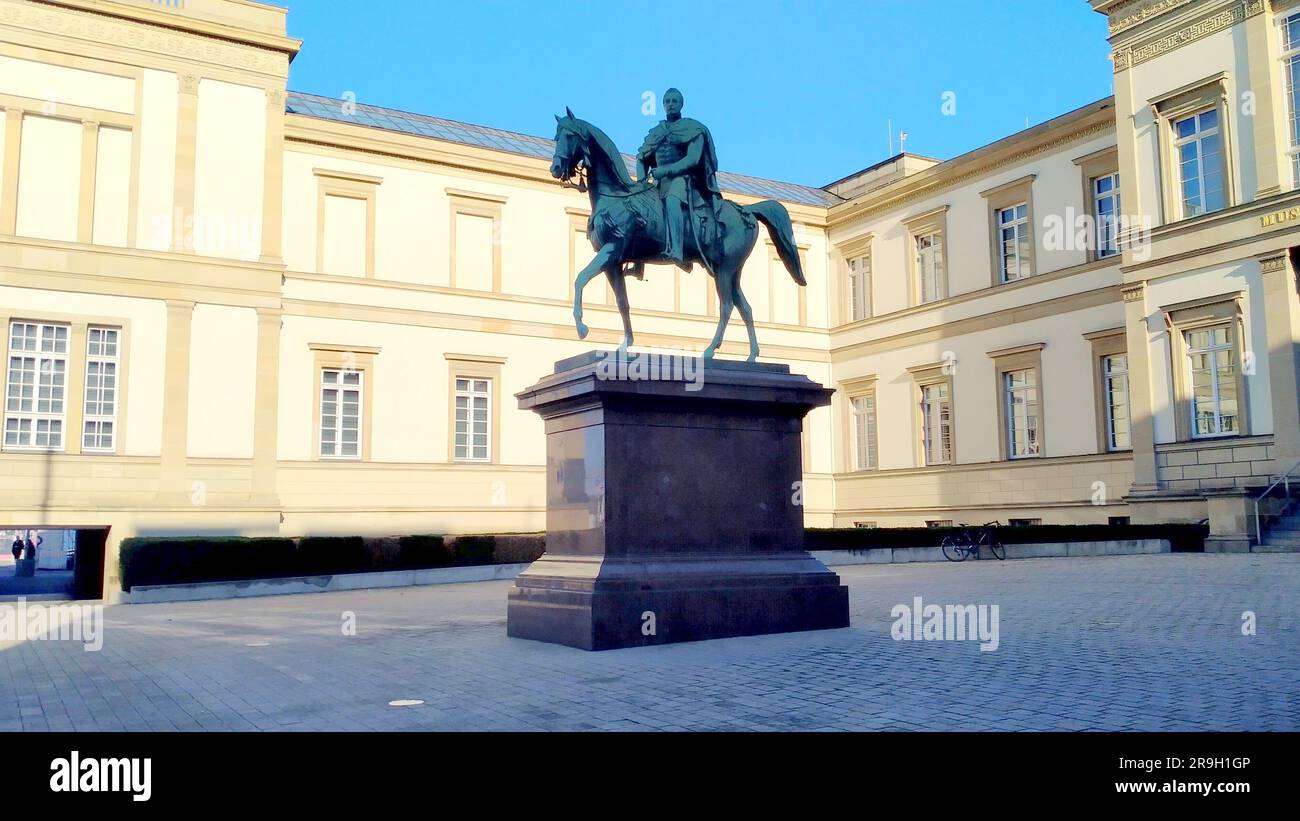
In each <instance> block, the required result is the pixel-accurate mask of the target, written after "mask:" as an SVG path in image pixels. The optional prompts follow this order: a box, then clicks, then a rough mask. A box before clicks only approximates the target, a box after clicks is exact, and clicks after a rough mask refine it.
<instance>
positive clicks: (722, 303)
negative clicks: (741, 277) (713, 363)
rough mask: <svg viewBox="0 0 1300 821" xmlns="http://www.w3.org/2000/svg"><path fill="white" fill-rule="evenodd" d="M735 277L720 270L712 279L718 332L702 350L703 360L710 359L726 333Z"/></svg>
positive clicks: (731, 273)
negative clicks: (716, 307) (716, 295)
mask: <svg viewBox="0 0 1300 821" xmlns="http://www.w3.org/2000/svg"><path fill="white" fill-rule="evenodd" d="M735 279H736V275H735V273H734V272H732V271H727V270H720V271H718V272H717V275H716V276H715V277H714V278H713V284H714V286H716V288H717V291H718V330H717V331H716V332H715V333H714V334H713V341H712V342H710V343H709V346H708V347H707V348H705V349H704V358H705V359H712V358H713V354H714V352H715V351H717V350H718V346H719V345H721V344H722V336H723V334H725V333H726V332H727V320H729V319H731V308H732V295H733V294H734V293H735V288H734V286H733V283H734V281H735Z"/></svg>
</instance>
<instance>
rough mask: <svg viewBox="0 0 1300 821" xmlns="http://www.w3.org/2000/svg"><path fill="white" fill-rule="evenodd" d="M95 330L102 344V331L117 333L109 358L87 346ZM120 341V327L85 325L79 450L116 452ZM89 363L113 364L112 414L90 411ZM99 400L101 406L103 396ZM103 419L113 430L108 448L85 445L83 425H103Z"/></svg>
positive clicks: (119, 403)
mask: <svg viewBox="0 0 1300 821" xmlns="http://www.w3.org/2000/svg"><path fill="white" fill-rule="evenodd" d="M96 331H99V332H100V334H101V339H100V343H101V345H102V344H103V337H102V335H103V334H105V333H113V334H116V335H117V338H116V341H115V343H114V344H115V353H114V354H113V356H111V357H109V356H107V355H105V354H103V353H102V352H101V353H99V354H92V353H91V352H90V346H91V344H92V337H93V335H94V333H95V332H96ZM123 344H124V338H123V334H122V329H121V328H116V327H111V326H107V325H95V324H90V325H88V326H87V328H86V348H85V350H86V353H85V357H86V358H85V367H84V368H82V370H83V371H84V374H85V375H84V385H85V387H84V389H83V391H82V400H81V405H82V421H81V426H80V427H81V429H80V432H79V435H80V436H81V450H82V452H83V453H116V452H117V446H118V440H119V438H120V437H119V434H120V432H121V428H120V427H119V426H118V422H117V419H118V415H119V412H120V411H121V396H122V362H121V357H122V347H123ZM92 362H93V363H99V364H100V365H105V364H111V365H112V366H113V388H112V391H113V412H112V413H111V414H103V413H97V414H92V413H91V412H90V392H91V385H90V370H91V368H90V366H91V363H92ZM102 376H103V372H102V371H101V379H102ZM97 390H101V391H102V390H106V389H105V388H104V387H103V386H102V383H101V385H100V386H99V387H97ZM99 402H100V404H101V406H102V403H103V399H102V397H101V398H100V400H99ZM105 422H107V423H108V424H109V425H110V426H111V428H112V432H111V433H110V434H109V437H110V440H109V441H110V442H111V444H110V445H109V446H108V447H106V448H105V447H98V446H87V445H86V433H87V432H86V426H87V425H89V424H91V423H98V424H100V425H101V426H102V425H103V424H104V423H105ZM96 435H97V436H99V437H102V436H103V433H102V432H100V433H98V434H96Z"/></svg>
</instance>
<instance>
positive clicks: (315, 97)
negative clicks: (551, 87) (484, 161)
mask: <svg viewBox="0 0 1300 821" xmlns="http://www.w3.org/2000/svg"><path fill="white" fill-rule="evenodd" d="M295 98H296V99H298V100H302V101H305V102H308V103H314V104H316V105H319V106H322V107H328V108H335V107H337V108H338V112H339V114H338V116H326V115H324V114H321V113H319V112H316V113H314V112H311V111H299V110H295V108H294V102H295ZM344 104H345V101H342V100H339V99H337V98H334V97H326V96H322V95H319V94H311V93H309V92H303V91H292V90H290V91H289V93H288V95H287V97H286V100H285V110H286V112H288V113H291V114H299V115H302V116H308V117H315V118H317V119H333V120H335V121H339V122H352V123H354V124H356V125H364V126H367V127H370V128H379V129H382V130H385V131H390V130H397V131H399V132H400V133H414V134H417V135H418V136H421V137H425V138H427V139H435V140H438V139H441V140H444V141H446V142H453V143H457V144H461V145H478V146H479V147H481V148H487V149H489V150H495V151H505V152H507V153H514V154H519V155H521V156H533V157H538V156H541V155H540V153H538V152H533V153H529V152H528V151H526V150H524V146H527V145H532V146H536V147H537V149H538V150H539V151H541V150H543V149H544V150H545V151H548V152H549V151H550V150H552V149H551V148H550V147H551V146H552V145H553V144H554V143H553V141H552V140H550V139H549V138H546V137H538V136H536V135H532V134H524V133H521V132H517V131H507V130H505V129H502V128H494V127H492V126H483V125H476V124H474V123H466V122H462V121H459V120H450V119H447V118H445V117H434V116H431V115H428V114H418V113H415V112H411V111H404V110H402V109H396V108H387V107H384V106H376V105H370V104H367V103H356V102H351V101H347V104H350V105H352V106H355V108H356V109H357V110H358V111H364V112H366V113H370V114H373V115H375V116H378V117H385V118H387V119H389V120H392V119H394V115H395V116H397V117H401V118H405V119H408V120H410V121H411V122H412V123H413V124H415V123H419V122H424V123H428V124H431V125H435V126H438V127H439V129H440V130H441V131H442V132H443V134H444V135H445V136H442V137H440V136H435V135H431V134H428V133H423V132H403V131H402V130H401V128H400V125H401V124H400V123H394V125H395V126H398V127H397V128H396V129H394V128H389V127H387V126H385V125H384V124H383V123H382V122H373V123H366V122H364V121H362V120H360V119H359V118H356V117H354V116H350V115H348V114H346V113H344V109H343V106H344ZM331 113H332V112H331ZM457 131H477V132H481V133H482V134H483V136H484V137H487V138H497V139H490V140H483V141H479V142H476V141H474V140H473V139H471V136H470V135H469V134H465V135H464V139H457V136H458V135H457V134H455V133H453V132H457ZM502 141H517V142H519V143H521V144H523V145H521V146H520V147H519V148H518V149H512V148H511V147H510V146H509V145H508V144H505V143H504V142H502ZM620 153H622V152H620ZM622 156H623V158H624V161H625V162H629V163H631V162H635V158H634V157H633V156H632V155H630V154H622ZM718 176H719V178H720V179H719V183H720V184H721V185H722V187H723V188H725V189H727V190H729V191H731V192H732V193H739V194H747V195H751V196H764V197H772V198H774V199H784V200H787V201H790V202H798V203H801V204H804V205H820V206H824V207H830V206H832V205H837V204H839V203H841V202H845V199H844V198H843V197H841V196H839V195H837V194H833V193H831V192H829V191H825V190H823V189H821V188H815V187H813V186H809V185H802V184H800V183H793V182H784V181H781V180H772V179H767V178H765V177H755V176H750V175H747V174H738V173H736V172H732V171H719V172H718ZM728 183H730V185H729V184H728Z"/></svg>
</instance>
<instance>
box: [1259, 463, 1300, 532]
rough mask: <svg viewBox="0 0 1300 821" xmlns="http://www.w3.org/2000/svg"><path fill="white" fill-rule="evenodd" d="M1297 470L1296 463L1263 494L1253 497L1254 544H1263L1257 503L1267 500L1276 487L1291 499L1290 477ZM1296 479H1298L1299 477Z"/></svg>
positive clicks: (1299, 464)
mask: <svg viewBox="0 0 1300 821" xmlns="http://www.w3.org/2000/svg"><path fill="white" fill-rule="evenodd" d="M1297 470H1300V462H1296V463H1295V464H1294V465H1292V466H1291V469H1290V470H1288V471H1287V472H1286V473H1283V474H1282V476H1281V477H1279V478H1278V480H1277V481H1276V482H1274V483H1273V484H1271V485H1269V486H1268V487H1267V488H1265V489H1264V492H1263V493H1261V494H1259V495H1258V496H1256V497H1255V542H1256V543H1258V544H1263V543H1264V528H1263V527H1262V526H1261V525H1260V518H1261V514H1260V512H1259V503H1260V502H1261V501H1263V500H1264V499H1265V498H1267V497H1268V494H1270V493H1272V492H1273V489H1274V488H1276V487H1277V486H1278V485H1282V486H1283V488H1284V492H1285V494H1286V498H1287V499H1288V500H1289V499H1290V498H1291V477H1292V476H1293V475H1295V473H1296V471H1297ZM1297 478H1298V479H1300V477H1297ZM1278 515H1281V514H1278Z"/></svg>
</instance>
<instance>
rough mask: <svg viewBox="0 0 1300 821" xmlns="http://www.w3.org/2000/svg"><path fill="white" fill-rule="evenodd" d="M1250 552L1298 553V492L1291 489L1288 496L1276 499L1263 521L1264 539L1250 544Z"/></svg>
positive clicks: (1299, 534)
mask: <svg viewBox="0 0 1300 821" xmlns="http://www.w3.org/2000/svg"><path fill="white" fill-rule="evenodd" d="M1295 485H1296V483H1295V482H1293V483H1292V487H1293V488H1294V486H1295ZM1250 552H1251V553H1300V492H1297V491H1296V490H1295V489H1293V490H1292V492H1291V495H1290V496H1289V497H1283V498H1281V499H1277V500H1276V506H1275V507H1274V512H1273V513H1272V514H1271V515H1267V518H1266V519H1265V522H1264V540H1263V541H1262V542H1260V543H1259V544H1253V545H1251V546H1250Z"/></svg>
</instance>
